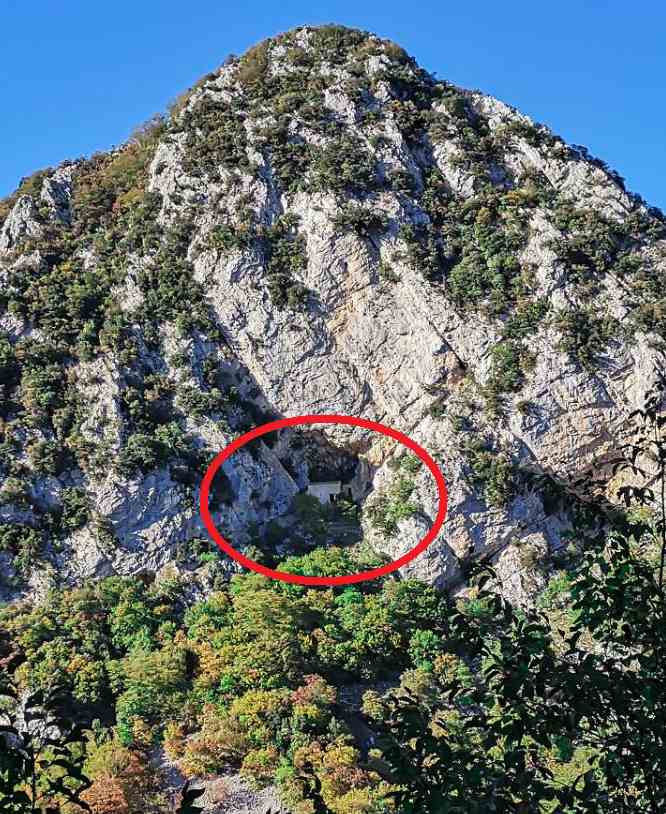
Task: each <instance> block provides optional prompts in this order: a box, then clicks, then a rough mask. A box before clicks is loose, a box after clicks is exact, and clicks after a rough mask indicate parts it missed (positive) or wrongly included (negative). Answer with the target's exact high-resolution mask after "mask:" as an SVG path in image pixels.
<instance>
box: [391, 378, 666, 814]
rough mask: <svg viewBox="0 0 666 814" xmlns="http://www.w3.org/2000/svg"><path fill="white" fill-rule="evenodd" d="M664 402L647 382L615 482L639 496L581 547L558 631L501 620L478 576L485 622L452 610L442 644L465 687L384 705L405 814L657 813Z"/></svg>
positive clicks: (665, 607)
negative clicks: (464, 673) (629, 477)
mask: <svg viewBox="0 0 666 814" xmlns="http://www.w3.org/2000/svg"><path fill="white" fill-rule="evenodd" d="M665 393H666V382H665V380H664V377H663V376H662V375H658V378H657V383H656V385H655V386H654V388H653V389H652V390H650V391H649V392H648V394H647V396H646V398H645V405H644V408H643V409H642V410H639V411H637V412H636V413H635V414H634V416H633V418H634V420H635V422H636V434H635V437H634V439H633V440H632V443H631V444H629V445H627V446H626V448H625V449H624V454H623V457H622V459H621V460H620V461H618V462H616V466H615V472H616V473H617V472H620V471H628V472H631V473H633V474H634V475H635V476H636V477H637V483H636V484H635V485H624V486H622V488H621V489H620V490H619V495H620V496H621V497H622V498H623V499H624V502H625V505H626V507H627V511H626V512H625V513H624V514H621V515H618V514H617V513H613V514H611V515H610V516H603V517H601V518H600V519H601V520H603V522H602V523H599V524H598V531H597V532H596V533H595V534H594V535H593V537H592V539H591V540H590V539H589V538H588V542H587V546H586V551H585V553H584V554H583V556H582V558H581V561H580V562H579V564H578V565H577V566H576V567H575V568H574V569H573V573H572V574H570V582H571V588H570V596H569V605H568V610H567V614H566V619H563V617H562V616H557V615H555V616H551V615H549V614H547V613H545V612H544V611H542V610H540V609H527V610H520V609H516V608H514V607H512V606H511V605H509V603H508V602H506V601H505V600H504V599H503V598H502V597H501V596H500V595H499V594H498V593H497V591H496V590H494V589H493V587H492V586H493V584H494V582H495V575H494V572H493V571H492V569H490V568H488V567H487V566H478V569H477V574H476V577H477V579H478V589H479V590H478V594H477V596H476V601H477V602H481V603H482V604H483V606H484V608H485V613H484V614H481V615H477V616H474V617H472V616H470V615H469V614H468V613H465V612H464V610H460V611H459V612H457V613H454V614H453V615H452V616H451V617H450V618H449V628H448V631H447V635H446V639H445V642H444V646H445V648H446V650H447V657H450V658H461V657H462V658H464V660H465V662H466V663H468V664H471V665H475V669H474V671H473V679H472V681H471V682H461V681H460V680H459V679H458V678H457V677H456V676H455V675H450V676H447V677H444V679H443V680H440V681H439V686H437V688H436V691H435V692H430V693H429V694H426V695H425V696H424V695H421V696H414V695H410V694H405V693H395V692H394V693H393V694H390V695H389V697H388V698H387V700H386V710H385V714H384V721H383V723H381V722H380V726H381V738H382V745H383V759H384V760H385V761H386V763H387V772H388V774H389V776H391V778H392V779H393V780H394V782H397V783H398V784H399V785H400V788H399V790H398V791H397V792H396V793H395V797H396V804H397V809H398V810H399V811H401V812H403V814H416V812H422V811H428V812H430V814H445V812H446V814H456V813H457V812H460V814H463V812H465V813H466V814H474V813H475V812H479V814H480V812H485V811H496V812H535V814H536V813H537V812H549V813H550V812H553V813H554V812H561V813H562V814H573V812H589V813H590V814H591V813H592V812H609V813H610V812H613V813H614V812H618V814H619V812H639V811H640V812H650V814H657V812H663V811H664V810H666V780H665V779H664V778H666V597H665V592H664V561H665V559H666V534H665V523H664V518H665V514H666V511H665V505H664V492H665V484H666V442H665V441H664V439H663V437H662V430H663V427H664V426H665V425H666V416H664V411H663V404H664V395H665ZM596 494H598V492H597V491H596V484H592V483H591V482H590V485H589V492H588V497H593V496H595V495H596ZM588 529H589V527H588ZM581 533H582V532H581ZM440 678H441V677H440Z"/></svg>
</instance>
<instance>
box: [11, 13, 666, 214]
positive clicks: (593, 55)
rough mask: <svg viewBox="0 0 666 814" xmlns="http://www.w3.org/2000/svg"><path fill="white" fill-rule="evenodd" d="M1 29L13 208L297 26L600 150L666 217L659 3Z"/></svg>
mask: <svg viewBox="0 0 666 814" xmlns="http://www.w3.org/2000/svg"><path fill="white" fill-rule="evenodd" d="M0 20H1V21H2V30H3V32H4V34H3V36H2V47H1V48H0V83H1V87H2V100H3V119H4V124H3V127H2V129H1V131H0V196H2V195H6V194H7V193H9V192H11V191H12V190H13V189H14V188H15V187H16V185H17V183H18V181H19V180H20V178H21V176H23V175H28V174H30V173H31V172H33V171H34V170H36V169H38V168H40V167H44V166H48V165H54V164H57V163H58V162H59V161H62V160H63V159H66V158H76V157H77V156H80V155H87V154H90V153H91V152H93V151H95V150H101V149H106V148H109V147H111V146H112V145H114V144H119V143H120V142H122V141H123V140H124V139H125V138H126V137H127V136H128V135H129V133H130V132H131V131H132V129H133V128H134V126H135V125H137V124H139V123H141V122H142V121H144V120H145V119H147V118H149V117H150V116H151V115H152V114H153V113H156V112H159V111H162V110H164V109H165V108H166V106H167V104H168V103H169V101H171V100H172V99H173V98H174V97H175V96H177V95H178V94H179V93H180V92H181V91H183V90H184V89H186V88H187V87H189V86H190V85H191V84H193V83H194V82H195V81H196V80H197V79H198V78H199V77H200V76H201V75H202V74H204V73H207V72H208V71H210V70H212V69H213V68H215V67H217V66H218V65H219V64H220V63H221V62H222V61H223V60H224V58H225V56H227V54H229V53H236V54H240V53H242V52H243V51H244V50H245V49H246V48H248V47H249V46H250V45H252V44H253V43H255V42H257V41H259V40H261V39H263V38H265V37H267V36H270V35H273V34H276V33H278V32H280V31H284V30H286V29H288V28H291V27H293V26H295V25H299V24H303V23H312V24H317V23H326V22H339V23H343V24H345V25H350V26H357V27H359V28H364V29H367V30H371V31H374V32H376V33H378V34H379V35H381V36H383V37H388V38H390V39H393V40H395V41H397V42H398V43H400V44H401V45H402V46H403V47H405V48H406V49H407V50H408V51H409V52H410V53H411V54H412V55H413V56H415V57H416V58H417V60H418V61H419V62H420V64H421V65H422V66H423V67H424V68H426V69H427V70H430V71H432V72H434V73H436V74H437V76H439V77H440V78H443V79H448V80H449V81H452V82H455V83H456V84H459V85H462V86H464V87H469V88H479V89H480V90H483V91H486V92H488V93H491V94H493V95H495V96H497V97H499V98H500V99H503V100H504V101H506V102H509V103H511V104H513V105H515V106H516V107H518V108H519V109H521V110H522V111H523V112H525V113H527V114H529V115H530V116H532V117H533V118H535V119H536V120H538V121H542V122H544V123H546V124H548V125H549V126H550V127H552V128H553V130H554V131H555V132H557V133H559V134H560V135H562V136H563V137H564V138H565V139H566V140H567V141H570V142H573V143H575V144H584V145H586V146H587V147H588V148H589V149H590V151H591V152H592V153H593V154H594V155H597V156H599V157H600V158H603V159H604V160H605V161H607V162H608V163H609V164H610V166H611V167H613V168H615V169H616V170H618V171H619V172H620V174H621V175H623V176H624V177H625V178H626V180H627V184H628V186H629V188H630V189H633V190H634V191H636V192H639V193H640V194H641V195H643V197H644V198H645V199H646V200H647V201H648V202H649V203H651V204H655V205H658V206H660V207H662V208H663V209H666V188H665V187H666V185H665V184H664V181H665V180H666V162H665V156H664V144H665V142H666V104H665V103H666V98H665V94H664V88H665V85H666V48H664V42H665V41H666V6H665V4H663V3H661V2H657V0H644V1H643V2H640V3H639V2H633V3H627V2H626V0H624V1H623V2H616V0H610V2H585V0H578V2H572V0H560V2H558V3H538V2H534V0H532V2H522V0H521V1H520V2H511V0H507V2H504V3H501V2H497V0H494V1H493V2H489V1H488V0H473V2H460V0H459V1H458V2H456V3H447V2H446V0H432V1H431V2H418V1H416V2H407V0H401V2H396V0H383V1H382V0H363V2H361V1H360V0H355V2H350V0H341V1H339V2H335V3H333V2H325V3H314V4H313V3H309V2H305V1H304V0H278V2H273V3H268V2H263V0H262V2H255V3H238V2H233V3H232V2H229V3H225V2H213V0H194V1H193V2H189V3H187V2H182V0H180V2H173V0H161V1H160V2H156V0H133V1H132V2H128V0H114V2H113V3H102V2H97V3H95V2H90V0H87V2H81V1H80V0H65V2H60V3H56V2H53V0H37V2H33V3H25V2H23V0H19V2H16V1H15V0H5V2H4V3H3V8H2V11H1V13H0Z"/></svg>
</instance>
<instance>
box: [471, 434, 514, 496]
mask: <svg viewBox="0 0 666 814" xmlns="http://www.w3.org/2000/svg"><path fill="white" fill-rule="evenodd" d="M463 451H464V452H465V454H466V456H467V460H468V462H469V469H470V472H469V476H470V479H471V481H472V483H474V484H478V485H479V486H481V487H482V489H483V494H484V498H485V500H486V502H487V503H488V505H489V506H494V507H496V508H501V507H503V506H505V505H506V504H507V503H508V502H509V500H510V498H511V496H512V495H513V492H514V488H515V485H514V468H513V464H512V462H511V459H510V458H509V456H508V455H507V454H506V453H504V452H498V451H494V450H493V449H492V448H491V447H490V446H489V445H488V444H487V443H486V442H484V441H481V440H479V439H478V438H474V439H469V440H468V441H467V443H466V445H465V447H464V449H463Z"/></svg>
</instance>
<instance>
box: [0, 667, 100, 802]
mask: <svg viewBox="0 0 666 814" xmlns="http://www.w3.org/2000/svg"><path fill="white" fill-rule="evenodd" d="M0 698H2V701H3V705H2V711H0V721H2V724H1V725H0V747H1V748H0V812H1V814H38V812H43V811H46V812H51V813H52V814H58V812H59V811H60V805H61V804H62V805H66V804H68V803H71V804H72V805H75V806H77V809H78V810H84V811H91V809H90V807H89V806H88V804H87V803H86V802H85V801H84V800H83V799H82V797H81V795H82V794H83V792H84V791H85V790H86V789H87V788H88V787H89V786H90V781H89V780H88V779H87V778H86V777H85V776H84V775H83V772H82V766H83V760H84V759H83V757H82V755H81V754H80V751H79V750H77V747H79V746H80V745H81V744H82V743H83V742H84V734H83V729H82V727H81V726H80V725H78V724H73V723H72V722H71V721H69V720H67V718H66V717H65V716H64V715H63V714H62V712H61V705H62V701H63V698H62V695H61V694H60V693H59V692H58V690H55V689H54V690H52V691H50V692H48V693H45V692H42V691H38V692H36V693H31V694H30V695H29V696H28V697H27V698H26V699H25V701H24V703H23V714H22V716H21V719H22V720H21V721H20V722H19V716H18V715H17V714H16V712H17V710H16V708H17V706H18V703H19V694H18V688H17V687H16V686H14V685H13V684H12V683H11V682H10V681H8V680H7V677H3V680H2V685H0Z"/></svg>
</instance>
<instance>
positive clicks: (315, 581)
mask: <svg viewBox="0 0 666 814" xmlns="http://www.w3.org/2000/svg"><path fill="white" fill-rule="evenodd" d="M299 424H347V425H349V426H352V427H363V428H364V429H366V430H373V431H374V432H380V433H382V434H383V435H387V436H388V437H389V438H393V439H395V440H396V441H399V442H400V443H401V444H403V446H405V447H407V448H408V449H410V450H411V451H412V452H414V453H415V454H416V455H417V456H418V457H419V458H420V459H421V460H422V461H423V463H424V464H425V465H426V466H427V467H428V469H429V470H430V472H431V474H432V476H433V478H434V479H435V484H436V485H437V492H438V496H439V506H438V510H437V516H436V517H435V521H434V523H433V524H432V526H431V528H430V530H429V531H428V532H427V534H426V535H425V536H424V537H423V538H422V539H421V540H420V541H419V543H417V545H415V546H414V547H413V548H411V549H410V550H409V551H408V552H407V553H406V554H403V555H402V557H399V558H398V559H397V560H393V561H392V562H390V563H387V564H386V565H382V566H380V567H378V568H373V569H371V570H369V571H360V572H358V573H356V574H340V575H339V576H330V577H319V576H307V575H302V574H289V573H287V572H286V571H277V570H275V569H273V568H267V567H266V566H265V565H262V564H261V563H258V562H255V561H254V560H251V559H250V558H249V557H246V556H245V555H244V554H242V553H241V552H240V551H238V550H237V549H235V548H234V547H233V546H232V545H231V543H230V542H229V541H228V540H226V539H225V538H224V537H223V536H222V535H221V534H220V532H219V531H218V530H217V528H216V526H215V523H214V522H213V518H212V516H211V514H210V510H209V508H208V500H209V495H210V488H211V484H212V482H213V478H214V477H215V473H216V472H217V470H218V469H219V468H220V467H221V466H222V464H223V463H224V462H225V461H226V460H228V459H229V458H230V457H231V456H232V455H233V454H234V452H236V451H237V450H239V449H240V448H241V447H243V446H244V445H245V444H247V443H248V442H249V441H252V440H253V439H254V438H260V437H261V436H262V435H266V434H267V433H269V432H275V430H281V429H283V428H284V427H294V426H297V425H299ZM447 503H448V492H447V489H446V482H445V480H444V475H443V474H442V471H441V470H440V468H439V467H438V466H437V464H436V463H435V461H434V460H433V459H432V457H431V456H430V455H429V454H428V453H427V452H426V450H425V449H423V447H421V446H420V445H419V444H417V443H416V442H415V441H413V440H412V439H411V438H410V437H409V436H408V435H405V434H404V433H402V432H399V431H398V430H394V429H393V428H392V427H387V426H386V425H385V424H379V423H378V422H376V421H369V420H368V419H366V418H356V417H355V416H349V415H298V416H292V417H291V418H280V419H278V420H276V421H271V422H269V423H268V424H262V425H261V426H260V427H255V428H254V429H253V430H250V431H249V432H246V433H245V434H244V435H241V436H239V437H238V438H236V440H235V441H232V442H231V443H230V444H229V445H228V446H227V447H225V449H223V450H222V452H220V453H218V454H217V455H216V456H215V458H214V459H213V461H212V463H211V464H210V466H209V467H208V469H207V471H206V474H205V475H204V478H203V480H202V481H201V490H200V495H199V508H200V511H201V517H202V519H203V522H204V525H205V526H206V529H207V530H208V533H209V534H210V536H211V537H212V538H213V540H214V541H215V542H216V543H217V545H218V546H219V548H220V549H221V550H222V551H224V552H225V554H228V555H229V556H230V557H231V558H232V559H234V560H236V562H239V563H240V564H241V565H243V566H245V568H249V569H250V570H252V571H256V572H257V573H259V574H263V575H264V576H265V577H270V578H271V579H277V580H280V581H282V582H290V583H294V584H297V585H328V586H331V585H351V584H353V583H356V582H365V581H366V580H370V579H377V578H378V577H382V576H385V575H386V574H390V573H391V572H392V571H395V570H397V569H398V568H401V567H402V566H403V565H406V564H407V563H408V562H411V561H412V560H414V559H415V558H416V557H418V556H419V554H422V553H423V552H424V551H425V550H426V548H428V546H429V545H430V544H431V543H432V542H433V540H434V539H435V538H436V537H437V535H438V533H439V531H440V529H441V528H442V525H443V524H444V519H445V518H446V508H447Z"/></svg>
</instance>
